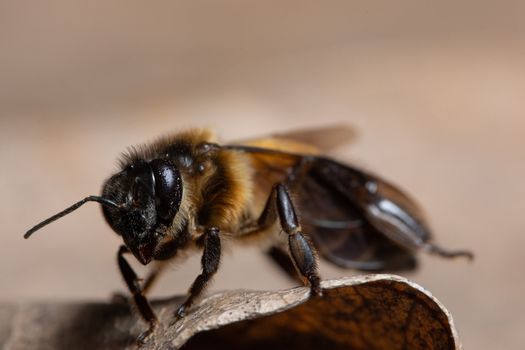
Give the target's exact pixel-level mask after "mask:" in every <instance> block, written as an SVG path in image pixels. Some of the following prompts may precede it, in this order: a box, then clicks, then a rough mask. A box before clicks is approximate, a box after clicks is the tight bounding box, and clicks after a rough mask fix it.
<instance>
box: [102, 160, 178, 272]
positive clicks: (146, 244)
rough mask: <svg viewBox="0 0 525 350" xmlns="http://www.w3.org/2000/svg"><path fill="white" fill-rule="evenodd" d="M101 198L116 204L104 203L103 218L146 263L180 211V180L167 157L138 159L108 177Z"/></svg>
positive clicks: (140, 259) (141, 260) (176, 170)
mask: <svg viewBox="0 0 525 350" xmlns="http://www.w3.org/2000/svg"><path fill="white" fill-rule="evenodd" d="M102 197H103V198H106V199H108V200H110V201H112V202H114V203H117V204H118V206H116V207H115V206H107V205H105V206H103V207H102V210H103V212H104V217H105V218H106V221H107V222H108V224H109V225H110V226H111V228H112V229H113V230H114V231H115V232H116V233H118V234H119V235H121V236H122V238H123V240H124V243H125V244H126V246H127V247H128V248H129V249H130V251H131V252H132V253H133V254H134V255H135V257H136V258H137V259H138V260H139V261H140V262H141V263H142V264H144V265H145V264H147V263H149V262H150V261H151V259H152V258H153V255H154V253H155V250H156V249H157V247H158V245H159V243H160V241H161V239H162V237H163V236H164V234H165V230H166V228H167V227H169V226H170V225H171V223H172V221H173V218H174V217H175V214H177V212H178V210H179V206H180V203H181V200H182V179H181V176H180V173H179V171H178V169H177V167H176V166H175V165H174V164H173V163H172V162H170V161H169V160H167V159H155V160H152V161H150V162H146V161H144V160H139V161H135V162H134V163H133V164H131V165H129V166H127V167H126V168H124V169H123V170H122V171H120V172H119V173H117V174H115V175H113V176H111V177H110V178H109V179H108V180H107V181H106V182H105V184H104V186H103V189H102Z"/></svg>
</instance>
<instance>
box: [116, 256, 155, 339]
mask: <svg viewBox="0 0 525 350" xmlns="http://www.w3.org/2000/svg"><path fill="white" fill-rule="evenodd" d="M125 253H129V250H128V248H127V247H126V246H121V247H120V249H119V251H118V255H117V260H118V266H119V268H120V272H121V273H122V276H123V277H124V281H126V285H127V286H128V289H129V291H130V292H131V294H132V295H133V300H134V302H135V305H136V306H137V309H138V310H139V312H140V315H141V316H142V318H144V320H145V321H146V322H148V323H149V325H150V326H149V329H148V330H147V331H145V332H144V333H142V334H141V335H139V337H138V338H137V342H138V343H139V344H144V343H145V342H146V341H147V340H148V338H149V337H150V336H151V335H152V334H153V332H154V331H155V329H156V328H157V325H158V320H157V316H155V313H154V312H153V309H152V308H151V305H150V304H149V302H148V300H147V299H146V297H145V296H144V294H143V293H142V288H141V286H140V284H139V279H138V277H137V275H136V274H135V271H133V269H132V268H131V266H130V265H129V263H128V262H127V260H126V259H125V258H124V254H125Z"/></svg>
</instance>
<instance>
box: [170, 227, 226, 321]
mask: <svg viewBox="0 0 525 350" xmlns="http://www.w3.org/2000/svg"><path fill="white" fill-rule="evenodd" d="M202 238H203V245H204V251H203V253H202V259H201V264H202V273H201V274H200V275H199V276H197V278H196V279H195V281H194V282H193V284H192V285H191V287H190V290H189V292H188V297H187V298H186V301H185V302H184V303H183V304H182V305H181V306H180V307H179V308H178V309H177V313H176V318H177V319H178V318H181V317H184V316H185V315H186V311H187V309H189V308H190V307H191V305H192V304H193V302H194V301H195V299H196V298H197V297H198V296H199V295H200V294H201V293H202V291H203V290H204V289H205V288H206V286H207V285H208V282H209V281H210V279H211V278H212V277H213V275H214V274H215V273H216V272H217V270H218V268H219V262H220V259H221V239H220V237H219V229H218V228H216V227H212V228H208V229H206V231H205V232H204V235H203V237H202Z"/></svg>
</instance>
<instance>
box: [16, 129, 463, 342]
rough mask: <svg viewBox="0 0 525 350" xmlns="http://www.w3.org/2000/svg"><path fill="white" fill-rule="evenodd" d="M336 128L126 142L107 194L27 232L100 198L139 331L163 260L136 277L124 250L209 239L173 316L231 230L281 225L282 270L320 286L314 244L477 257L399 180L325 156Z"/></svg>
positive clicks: (325, 251) (367, 262) (360, 254)
mask: <svg viewBox="0 0 525 350" xmlns="http://www.w3.org/2000/svg"><path fill="white" fill-rule="evenodd" d="M334 130H335V129H334V128H326V129H324V131H323V130H321V131H320V132H319V134H320V135H321V136H322V135H323V134H324V135H325V137H324V138H322V137H320V138H317V137H316V132H314V131H306V132H302V133H290V134H289V135H281V136H274V137H268V138H262V139H259V140H252V141H248V142H240V143H234V144H219V143H217V141H216V139H215V136H214V135H213V133H212V132H210V131H209V130H200V129H199V130H189V131H186V132H182V133H177V134H174V135H171V136H167V137H163V138H161V139H159V140H157V141H156V142H153V143H151V144H148V145H144V146H140V147H137V148H131V149H130V150H129V151H128V152H126V153H125V154H124V155H123V156H122V157H121V158H120V169H119V171H118V172H117V173H116V174H114V175H112V176H111V177H109V179H107V180H106V181H105V183H104V185H103V187H102V195H101V196H88V197H86V198H84V199H82V200H81V201H79V202H77V203H75V204H74V205H72V206H71V207H69V208H67V209H65V210H63V211H62V212H60V213H58V214H56V215H54V216H52V217H50V218H49V219H47V220H45V221H43V222H41V223H40V224H38V225H36V226H34V227H33V228H32V229H30V230H29V231H27V233H26V234H25V236H24V237H25V238H29V236H31V235H32V234H33V233H34V232H35V231H37V230H39V229H41V228H42V227H44V226H45V225H47V224H49V223H51V222H53V221H55V220H57V219H59V218H61V217H63V216H64V215H67V214H69V213H71V212H72V211H74V210H76V209H77V208H79V207H80V206H82V205H83V204H85V203H87V202H90V201H94V202H98V203H100V204H101V205H102V211H103V215H104V217H105V219H106V221H107V223H108V224H109V226H110V227H111V228H112V229H113V230H114V231H115V232H116V233H117V234H118V235H120V236H121V237H122V239H123V241H124V244H123V245H122V246H121V247H120V249H119V251H118V254H117V259H118V266H119V268H120V271H121V273H122V276H123V277H124V281H125V283H126V285H127V287H128V289H129V291H130V292H131V294H132V296H133V299H134V303H135V305H136V306H137V308H138V310H139V312H140V314H141V316H142V317H143V318H144V320H145V321H147V322H148V323H149V328H148V329H147V330H146V331H145V332H144V333H142V334H141V335H140V336H139V338H138V341H139V343H144V342H145V341H146V340H147V339H148V338H149V337H150V336H151V335H152V334H153V333H154V330H155V328H156V327H157V325H158V320H157V317H156V315H155V313H154V312H153V310H152V308H151V306H150V304H149V302H148V300H147V299H146V297H145V294H146V292H147V290H148V289H149V287H150V285H151V284H152V282H153V281H154V280H155V278H156V277H157V275H158V272H159V270H158V269H154V270H153V271H152V272H151V274H150V275H149V277H148V278H146V279H145V281H144V283H141V280H140V279H139V278H138V277H137V275H136V274H135V272H134V271H133V269H132V268H131V266H130V265H129V263H128V261H127V260H126V258H125V255H126V254H128V253H130V254H132V255H133V256H134V257H135V258H136V259H137V260H138V261H139V262H140V263H142V264H143V265H147V264H149V263H150V262H152V261H164V260H168V259H172V258H174V257H176V256H177V255H178V254H179V253H180V252H181V251H184V250H188V249H189V248H198V249H201V250H202V252H203V253H202V260H201V263H202V272H201V273H200V274H199V275H198V276H197V278H196V279H195V281H194V282H193V284H192V285H191V287H190V289H189V292H188V294H187V298H186V299H185V301H184V302H183V303H182V304H181V305H180V307H178V309H177V311H176V314H175V315H174V317H175V319H178V318H181V317H184V316H185V315H186V313H187V312H188V311H189V309H190V307H191V306H192V304H193V303H194V302H195V300H196V298H198V297H199V296H200V295H201V294H202V293H203V291H204V289H205V288H206V286H207V285H208V284H209V281H210V279H211V278H212V277H213V275H214V274H215V273H216V272H217V269H218V268H219V262H220V259H221V245H222V243H223V242H225V241H226V240H231V239H233V240H238V241H250V239H252V238H261V237H275V244H274V246H273V248H272V249H271V254H270V255H271V256H272V257H273V258H274V259H275V260H276V261H277V262H279V263H280V265H281V266H282V267H284V268H285V269H286V270H287V271H292V272H293V271H294V270H295V271H297V275H298V276H299V277H300V279H301V280H302V281H303V282H304V283H305V284H306V285H308V286H309V287H310V289H311V294H312V295H315V296H320V295H322V290H321V286H320V277H319V272H318V257H319V256H320V257H322V258H324V259H326V260H328V261H330V262H332V263H334V264H336V265H339V266H342V267H346V268H352V269H357V270H365V271H383V270H391V271H392V270H407V269H413V268H415V266H416V259H415V252H416V251H417V250H423V251H426V252H429V253H434V254H438V255H440V256H443V257H447V258H450V257H457V256H465V257H468V258H472V254H471V253H470V252H468V251H447V250H445V249H443V248H440V247H439V246H437V245H435V244H434V243H432V242H431V232H430V229H429V227H428V225H427V223H426V221H425V219H424V218H423V215H422V214H421V212H420V210H419V209H418V207H417V205H416V204H415V203H414V201H413V200H412V199H410V198H409V197H408V196H407V195H406V194H404V193H403V192H402V191H401V190H400V189H398V188H397V187H396V186H394V185H392V184H390V183H389V182H387V181H386V180H384V179H382V178H380V177H378V176H375V175H372V174H370V173H368V172H365V171H364V170H362V169H359V168H357V167H355V166H351V165H346V164H342V163H340V162H338V161H335V160H333V159H331V158H328V157H326V156H323V155H322V154H321V153H320V151H319V147H316V146H318V144H319V142H318V141H316V140H321V139H324V140H326V139H327V137H326V136H327V135H330V134H333V133H334ZM347 130H348V129H347ZM343 134H344V133H343ZM298 140H299V141H298ZM332 141H333V140H332ZM321 148H322V147H321ZM299 213H300V214H301V215H299ZM279 232H283V233H285V235H282V234H278V233H279ZM252 241H254V242H256V241H257V240H255V239H253V240H252Z"/></svg>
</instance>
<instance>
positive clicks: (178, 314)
mask: <svg viewBox="0 0 525 350" xmlns="http://www.w3.org/2000/svg"><path fill="white" fill-rule="evenodd" d="M186 308H187V306H186V305H185V304H182V305H181V306H179V308H178V309H177V311H176V312H175V319H176V320H177V321H178V320H180V319H181V318H184V316H186Z"/></svg>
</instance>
